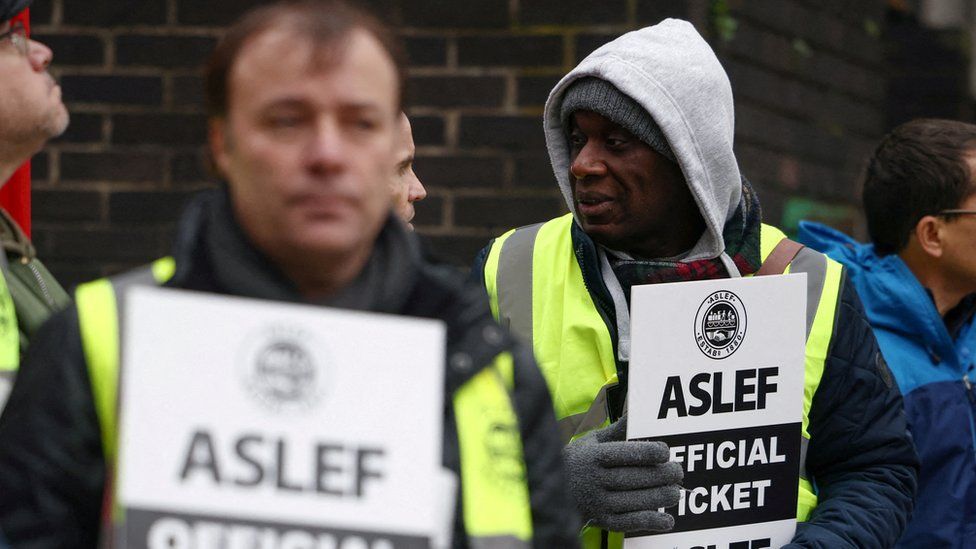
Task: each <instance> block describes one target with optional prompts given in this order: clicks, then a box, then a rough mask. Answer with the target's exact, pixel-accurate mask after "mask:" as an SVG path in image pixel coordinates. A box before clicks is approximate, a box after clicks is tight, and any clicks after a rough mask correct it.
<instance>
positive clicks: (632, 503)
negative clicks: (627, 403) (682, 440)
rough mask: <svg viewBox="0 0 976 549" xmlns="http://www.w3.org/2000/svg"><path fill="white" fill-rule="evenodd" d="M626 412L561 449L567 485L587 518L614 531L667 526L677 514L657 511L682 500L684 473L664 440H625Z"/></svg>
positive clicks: (665, 529)
mask: <svg viewBox="0 0 976 549" xmlns="http://www.w3.org/2000/svg"><path fill="white" fill-rule="evenodd" d="M626 435H627V418H623V419H621V420H620V421H617V422H616V423H613V424H611V425H610V426H609V427H605V428H603V429H599V430H596V431H593V432H592V433H589V434H587V435H586V436H583V437H581V438H579V439H578V440H576V441H573V442H571V443H569V444H568V445H567V446H566V448H565V449H563V458H564V460H565V462H566V474H567V476H568V477H569V488H570V491H572V493H573V496H574V497H575V498H576V505H577V507H578V508H579V510H580V512H581V513H582V514H583V518H584V519H585V520H587V521H588V522H589V523H590V524H593V525H595V526H599V527H601V528H605V529H607V530H612V531H614V532H624V533H630V532H663V531H667V530H670V529H671V528H672V527H673V526H674V517H672V516H671V515H669V514H667V513H662V512H659V511H658V509H659V508H662V507H670V506H672V505H675V504H677V503H678V498H679V497H680V496H681V487H680V486H679V483H680V482H681V480H682V479H683V478H684V472H683V471H682V469H681V464H680V463H673V462H670V461H668V460H669V458H670V455H669V454H670V451H669V449H668V445H667V444H665V443H663V442H648V441H638V440H630V441H629V440H626Z"/></svg>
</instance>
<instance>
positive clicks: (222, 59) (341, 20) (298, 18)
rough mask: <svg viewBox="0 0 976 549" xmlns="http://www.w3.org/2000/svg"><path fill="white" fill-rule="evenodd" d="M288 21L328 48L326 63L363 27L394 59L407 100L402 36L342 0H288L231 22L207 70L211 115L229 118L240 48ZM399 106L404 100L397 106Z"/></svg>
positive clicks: (318, 46) (297, 32) (399, 93)
mask: <svg viewBox="0 0 976 549" xmlns="http://www.w3.org/2000/svg"><path fill="white" fill-rule="evenodd" d="M280 26H284V27H287V28H289V29H291V30H292V31H293V32H294V34H295V36H298V37H301V38H305V39H307V40H309V41H311V42H312V45H313V47H315V48H316V49H325V50H326V55H325V56H324V58H325V59H324V62H328V61H330V60H332V59H335V58H336V57H337V56H336V54H341V52H342V49H341V48H342V47H343V46H344V45H345V41H344V40H343V38H345V37H346V36H347V35H348V34H349V33H350V32H352V31H354V30H357V29H358V30H364V31H366V32H368V33H369V34H370V35H372V36H373V37H374V38H376V40H377V41H378V42H379V43H380V45H381V46H382V47H383V49H384V50H385V51H386V53H387V54H388V55H389V56H390V59H392V61H393V65H394V67H395V68H396V78H397V101H398V103H402V101H403V90H404V85H405V78H404V72H405V67H406V60H405V55H404V48H403V45H402V43H401V42H400V40H399V39H398V38H397V37H396V35H395V34H394V33H393V31H392V30H390V28H389V27H388V26H387V25H386V24H384V23H383V22H382V21H380V20H379V19H378V18H377V17H375V16H373V15H372V14H370V13H368V12H366V11H365V10H363V9H361V8H359V7H356V6H353V5H351V4H349V3H347V2H345V1H343V0H285V1H281V2H275V3H273V4H268V5H264V6H260V7H257V8H254V9H252V10H250V11H248V12H246V13H245V14H244V15H242V16H241V17H240V18H239V19H238V20H237V21H236V22H235V23H234V24H232V25H231V26H230V27H228V29H227V31H226V33H225V34H224V36H223V38H222V39H221V40H220V42H218V43H217V47H216V48H215V49H214V52H213V54H211V56H210V60H209V61H208V62H207V65H206V68H205V71H204V81H205V87H206V109H207V116H208V117H209V118H215V117H218V118H219V117H224V116H226V114H227V107H228V104H229V103H230V87H229V85H228V81H229V79H230V72H231V70H232V69H233V67H234V63H235V62H236V61H237V57H238V56H239V55H240V53H241V50H243V49H244V46H245V45H246V44H247V43H248V41H250V40H251V39H253V38H255V37H257V36H259V35H261V34H263V33H265V32H266V31H268V30H270V29H272V28H276V27H280ZM397 110H398V111H399V110H400V105H399V104H398V105H397Z"/></svg>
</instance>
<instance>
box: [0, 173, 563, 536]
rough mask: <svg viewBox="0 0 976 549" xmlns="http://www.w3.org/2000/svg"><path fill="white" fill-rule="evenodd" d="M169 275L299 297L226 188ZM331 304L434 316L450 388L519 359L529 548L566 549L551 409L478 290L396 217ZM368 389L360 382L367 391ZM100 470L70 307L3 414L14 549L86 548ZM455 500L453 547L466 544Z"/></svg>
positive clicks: (3, 502) (221, 287)
mask: <svg viewBox="0 0 976 549" xmlns="http://www.w3.org/2000/svg"><path fill="white" fill-rule="evenodd" d="M174 257H175V259H176V264H177V270H176V273H175V275H174V276H173V278H172V279H171V280H170V281H169V282H167V284H166V286H170V287H175V288H183V289H191V290H198V291H206V292H213V293H220V294H230V295H242V296H247V297H258V298H266V299H278V300H284V301H294V302H301V301H303V300H302V298H301V297H300V295H299V294H298V292H297V290H296V289H295V287H294V285H292V284H291V282H290V281H288V280H287V279H286V278H285V277H284V276H283V275H282V274H281V273H280V272H279V271H278V270H277V269H275V268H274V267H273V266H272V265H271V264H270V263H269V262H268V261H267V259H266V258H264V257H263V256H262V255H261V254H260V253H258V252H257V251H256V250H255V249H254V248H253V247H252V246H251V245H250V244H249V243H248V242H247V239H246V238H244V236H243V234H242V233H241V231H240V229H239V228H238V226H237V224H236V222H235V221H234V220H233V216H232V215H231V214H230V208H229V207H228V204H227V198H226V194H225V193H223V192H218V193H209V194H208V195H205V196H204V197H203V198H201V199H199V200H197V201H195V202H194V203H192V204H191V205H190V207H189V208H188V211H187V213H186V214H185V215H184V218H183V220H182V221H181V223H180V226H179V232H178V235H177V241H176V245H175V248H174ZM327 304H330V305H333V306H343V307H348V308H356V309H361V310H372V311H378V312H387V313H395V314H402V315H406V316H415V317H423V318H432V319H440V320H442V321H444V322H445V323H446V325H447V341H448V343H447V353H448V356H452V355H453V353H457V352H464V353H467V354H468V355H470V356H471V357H472V358H473V362H474V364H475V365H476V367H474V368H470V369H466V370H459V369H457V368H454V367H452V366H448V369H447V372H446V379H445V383H446V394H448V395H451V394H453V393H454V391H455V390H456V389H458V388H459V387H460V386H461V385H463V384H464V383H465V382H466V381H467V380H468V379H469V378H471V377H472V376H473V375H474V374H476V373H477V372H478V371H480V370H481V368H483V367H484V366H486V365H488V364H489V363H490V362H491V361H492V359H493V358H494V357H495V356H496V355H497V354H498V353H499V352H501V351H505V350H507V351H511V352H512V354H513V356H514V357H515V364H516V368H515V391H514V399H515V407H516V412H517V415H518V419H519V423H520V428H521V431H522V441H523V445H524V451H525V460H526V466H527V476H528V484H529V489H530V497H531V506H532V522H533V529H534V540H535V543H534V545H535V547H539V548H542V547H572V546H574V545H575V544H576V534H577V529H578V526H579V525H578V523H577V519H576V515H575V511H574V508H573V505H572V503H571V500H570V499H569V497H568V496H567V494H566V492H565V483H564V479H563V472H562V461H561V445H560V443H559V439H558V435H557V431H556V424H555V418H554V417H553V412H552V404H551V401H550V398H549V393H548V391H547V388H546V385H545V381H544V380H543V378H542V375H541V374H540V372H539V370H538V368H537V367H536V365H535V363H534V361H533V359H532V357H531V354H530V352H529V351H528V350H527V349H526V348H524V347H523V346H520V345H518V344H516V343H515V342H514V341H513V340H512V339H511V338H509V337H508V336H505V337H503V338H501V340H500V341H498V340H497V339H498V338H491V339H492V341H491V342H488V341H486V338H485V336H484V335H483V334H485V329H486V327H488V326H491V325H493V320H492V319H491V315H490V313H489V311H488V306H487V302H486V301H485V299H484V296H483V292H481V291H480V289H478V288H473V287H471V286H466V285H465V284H464V281H463V278H462V277H461V276H460V275H459V274H458V273H456V272H455V271H454V270H452V269H450V268H447V267H442V266H437V265H433V264H430V263H428V262H427V261H425V260H424V259H423V258H422V256H421V254H420V252H419V247H418V245H417V241H416V237H414V236H413V235H412V234H410V233H408V232H407V231H406V229H405V228H404V227H403V226H402V224H400V223H399V222H398V221H396V220H395V219H394V218H393V217H392V216H391V218H390V219H389V220H388V222H387V224H386V225H385V227H384V228H383V231H382V232H381V234H380V236H379V238H378V240H377V244H376V249H375V251H374V253H373V256H372V257H371V258H370V261H369V264H368V265H367V266H366V268H365V269H364V271H363V272H362V273H361V274H360V275H359V277H358V278H357V279H356V280H355V281H354V282H353V283H352V284H351V285H350V286H349V287H348V288H347V289H346V290H344V291H343V292H342V293H341V294H340V295H339V296H335V297H334V298H332V299H330V300H329V302H328V303H327ZM364 390H368V388H364ZM444 417H445V432H444V457H443V461H444V465H445V466H446V467H449V468H450V469H452V470H454V471H455V472H459V461H460V458H459V450H458V440H457V433H456V428H455V424H454V412H453V406H452V403H451V399H450V398H447V399H445V409H444ZM105 478H106V466H105V461H104V457H103V452H102V446H101V434H100V431H99V424H98V421H97V417H96V412H95V408H94V404H93V401H92V391H91V386H90V383H89V379H88V374H87V367H86V363H85V358H84V354H83V351H82V346H81V340H80V336H79V328H78V314H77V310H76V309H75V308H74V307H71V308H69V309H68V310H66V311H64V312H62V313H60V314H58V315H56V316H54V317H53V318H52V319H51V320H50V321H49V322H48V323H47V324H46V325H45V326H44V327H42V328H41V330H40V331H39V333H38V334H37V336H36V339H35V341H34V343H33V344H32V346H31V348H30V351H29V353H28V357H27V360H26V363H25V364H24V365H23V368H22V370H21V373H20V376H19V377H18V379H17V382H16V384H15V386H14V389H13V391H12V393H11V396H10V400H9V403H8V406H7V408H6V410H5V411H4V414H3V416H2V417H0V530H2V531H3V532H4V534H5V535H6V537H7V538H8V539H9V541H10V543H11V544H12V545H13V547H15V548H19V547H44V548H49V547H94V546H95V545H96V543H97V539H98V535H99V527H100V523H101V517H100V513H101V510H102V508H103V505H102V503H103V497H104V494H103V487H104V484H105ZM460 506H461V499H460V497H459V498H458V507H457V510H456V517H455V536H454V537H455V542H454V545H455V547H466V546H467V541H466V537H465V533H464V525H463V522H462V520H461V517H462V510H461V507H460Z"/></svg>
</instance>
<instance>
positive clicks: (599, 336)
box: [485, 214, 842, 547]
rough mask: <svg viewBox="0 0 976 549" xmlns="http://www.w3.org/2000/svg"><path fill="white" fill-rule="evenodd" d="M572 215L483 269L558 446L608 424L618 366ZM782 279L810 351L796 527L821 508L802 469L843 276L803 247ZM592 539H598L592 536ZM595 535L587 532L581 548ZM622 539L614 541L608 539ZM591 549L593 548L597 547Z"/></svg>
mask: <svg viewBox="0 0 976 549" xmlns="http://www.w3.org/2000/svg"><path fill="white" fill-rule="evenodd" d="M572 224H573V216H572V214H566V215H564V216H562V217H559V218H556V219H553V220H550V221H548V222H546V223H540V224H537V225H531V226H528V227H522V228H520V229H515V230H512V231H509V232H507V233H505V234H504V235H502V236H500V237H499V238H497V239H496V240H495V243H494V244H493V245H492V247H491V250H490V251H489V253H488V258H487V260H486V263H485V286H486V289H487V290H488V295H489V297H490V303H491V312H492V314H493V315H495V318H496V319H498V320H499V322H501V323H502V325H503V326H509V327H510V329H511V330H512V331H513V332H514V333H516V334H519V335H521V336H523V337H524V338H525V339H526V340H527V341H531V342H532V347H533V350H534V351H535V356H536V360H537V361H538V362H539V366H540V368H541V369H542V372H543V374H544V375H545V378H546V382H547V383H548V385H549V390H550V392H551V393H552V398H553V403H554V405H555V408H556V418H557V419H558V420H559V426H560V430H561V431H562V434H563V440H564V442H569V441H570V440H572V439H575V438H577V437H579V436H581V435H582V434H584V433H586V432H588V431H590V430H592V429H596V428H599V427H602V426H605V425H607V424H608V423H609V417H608V412H607V402H606V394H607V389H608V388H609V387H612V386H614V385H616V384H617V361H616V358H615V356H614V346H613V342H612V341H611V338H610V331H609V329H608V328H607V324H606V322H605V321H604V320H603V318H602V317H601V316H600V312H599V311H598V310H597V307H596V305H595V304H594V303H593V298H592V296H590V293H589V291H587V289H586V286H585V284H584V281H583V274H582V271H581V270H580V266H579V263H578V262H577V259H576V256H575V254H574V253H573V243H572V234H571V230H570V229H571V226H572ZM784 238H786V235H784V234H783V233H782V232H781V231H780V230H779V229H776V228H774V227H771V226H769V225H763V226H762V232H761V237H760V249H761V254H762V258H763V260H765V259H766V258H767V257H768V256H769V254H770V253H771V252H772V250H773V248H775V247H776V244H778V243H779V241H780V240H782V239H784ZM786 272H793V273H800V272H803V273H807V319H806V330H807V343H806V362H805V372H804V387H803V430H802V432H803V438H802V440H801V445H800V490H799V496H798V501H797V518H798V519H799V520H807V519H808V518H809V517H810V514H811V513H812V512H813V509H814V508H815V507H816V506H817V495H816V491H815V489H814V486H813V484H812V482H811V481H810V479H809V478H808V476H807V473H806V468H805V462H806V451H807V447H808V445H809V442H810V433H809V432H808V429H807V428H808V424H809V415H810V405H811V403H812V402H813V395H814V393H816V391H817V387H818V386H819V385H820V378H821V377H822V375H823V369H824V361H825V360H826V359H827V351H828V349H829V347H830V339H831V336H832V334H833V328H834V318H835V312H836V310H837V301H838V299H839V296H840V286H841V272H842V267H841V265H840V264H839V263H837V262H835V261H833V260H830V259H828V258H827V257H826V256H824V255H823V254H820V253H818V252H814V251H813V250H810V249H808V248H803V249H802V250H801V251H800V252H799V253H798V254H797V256H796V257H795V258H794V259H793V261H792V262H791V263H790V265H789V267H788V268H787V270H786ZM594 532H595V533H594ZM591 536H595V537H596V539H597V540H599V531H596V530H595V529H587V532H584V545H585V546H587V547H589V546H591V545H590V538H591ZM614 537H617V538H620V536H619V535H614V534H613V533H611V540H612V539H613V538H614ZM597 546H599V545H598V544H597Z"/></svg>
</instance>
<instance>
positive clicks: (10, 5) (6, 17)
mask: <svg viewBox="0 0 976 549" xmlns="http://www.w3.org/2000/svg"><path fill="white" fill-rule="evenodd" d="M30 3H31V0H0V23H5V22H7V21H10V20H11V19H13V18H14V16H15V15H17V14H18V13H20V12H22V11H24V10H25V9H26V8H27V6H29V5H30Z"/></svg>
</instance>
